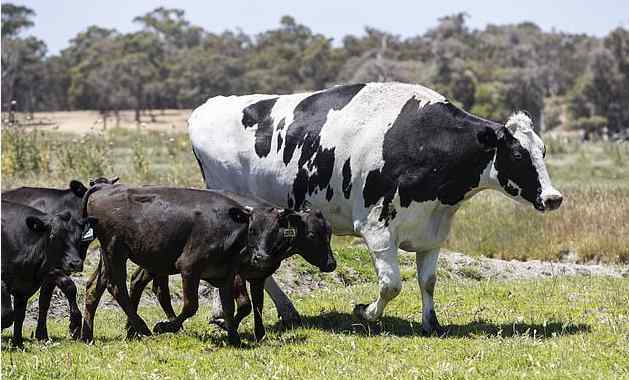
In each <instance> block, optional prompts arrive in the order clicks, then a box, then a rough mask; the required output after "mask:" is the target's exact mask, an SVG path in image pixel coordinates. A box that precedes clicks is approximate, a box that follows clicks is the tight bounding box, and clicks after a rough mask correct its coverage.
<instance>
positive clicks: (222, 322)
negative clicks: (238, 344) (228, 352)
mask: <svg viewBox="0 0 629 380" xmlns="http://www.w3.org/2000/svg"><path fill="white" fill-rule="evenodd" d="M209 323H210V324H211V325H216V326H218V327H220V328H221V329H223V330H227V326H226V325H225V320H224V319H223V318H212V319H210V320H209Z"/></svg>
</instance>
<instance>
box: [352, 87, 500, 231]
mask: <svg viewBox="0 0 629 380" xmlns="http://www.w3.org/2000/svg"><path fill="white" fill-rule="evenodd" d="M419 106H420V101H419V100H417V99H415V97H413V98H411V99H409V100H408V101H407V102H406V104H405V105H404V106H403V107H402V110H401V111H400V113H399V115H398V116H397V118H396V120H395V122H394V123H393V125H392V126H391V128H390V129H389V130H388V131H387V132H386V133H385V136H384V141H383V147H382V155H383V160H384V166H383V167H382V169H375V170H372V171H370V172H369V173H368V174H367V178H366V180H365V187H364V188H363V197H364V199H365V207H369V206H371V205H375V204H376V203H377V202H378V201H379V200H380V198H383V207H382V211H381V213H380V217H379V219H380V220H384V221H385V223H388V221H389V220H390V219H391V218H392V217H393V214H394V212H395V210H394V209H392V208H391V207H389V206H390V204H391V201H392V200H393V198H394V197H395V194H396V192H398V193H399V196H400V205H401V206H402V207H409V205H410V204H411V202H413V201H415V202H425V201H433V200H437V199H438V200H439V201H440V202H441V203H444V204H447V205H455V204H457V203H458V202H460V201H461V200H463V197H464V196H465V194H466V193H467V192H468V191H470V190H471V189H473V188H474V187H476V186H478V183H479V181H480V176H481V174H482V172H483V170H484V169H485V167H486V166H487V165H488V163H489V162H490V160H491V159H492V157H493V153H494V151H495V150H494V149H491V148H490V147H488V146H487V145H486V144H485V143H484V142H481V141H479V135H480V134H481V132H483V133H485V132H486V131H487V130H491V131H492V132H493V131H495V130H497V129H499V128H501V126H500V125H499V124H497V123H494V122H491V121H488V120H484V119H481V118H479V117H476V116H474V115H471V114H469V113H467V112H465V111H463V110H461V109H459V108H457V107H455V106H454V105H452V104H451V103H447V102H446V103H441V102H440V103H431V104H427V105H425V106H423V107H422V108H419ZM494 133H495V132H494Z"/></svg>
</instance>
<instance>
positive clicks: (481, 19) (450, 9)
mask: <svg viewBox="0 0 629 380" xmlns="http://www.w3.org/2000/svg"><path fill="white" fill-rule="evenodd" d="M13 3H14V4H19V5H25V6H27V7H29V8H32V9H34V10H35V12H36V13H37V15H36V17H35V19H34V21H35V26H34V27H33V28H31V29H29V30H28V31H27V32H26V33H25V35H34V36H36V37H38V38H40V39H42V40H44V41H45V42H46V45H47V46H48V53H49V54H56V53H58V52H59V51H60V50H62V49H63V48H65V47H67V46H68V44H69V40H70V39H71V38H73V37H74V36H75V35H76V34H77V33H79V32H81V31H84V30H85V29H86V28H87V27H88V26H90V25H98V26H102V27H108V28H114V29H117V30H118V31H120V32H130V31H134V30H137V29H138V25H137V24H134V23H133V18H134V17H135V16H139V15H143V14H145V13H147V12H149V11H151V10H153V9H154V8H157V7H159V6H164V7H168V8H180V9H183V10H185V11H186V18H187V19H188V20H189V21H190V22H191V23H192V24H195V25H198V26H201V27H203V28H204V29H206V30H208V31H210V32H215V33H220V32H222V31H224V30H226V29H231V30H235V29H236V28H240V29H242V31H244V32H245V33H247V34H256V33H259V32H262V31H265V30H268V29H271V28H275V27H277V26H278V25H279V20H280V18H281V16H282V15H287V14H288V15H291V16H293V17H294V18H295V19H296V20H297V22H299V23H302V24H305V25H306V26H308V27H310V28H311V29H312V30H313V31H314V32H317V33H322V34H324V35H326V36H329V37H333V38H334V39H335V41H336V42H339V41H340V40H341V39H342V37H343V36H345V35H347V34H354V35H361V34H363V31H364V28H365V26H372V27H376V28H378V29H381V30H384V31H388V32H391V33H393V34H397V35H400V36H402V37H408V36H415V35H418V34H422V33H424V32H425V31H426V30H427V29H429V28H431V27H433V26H434V25H436V23H437V19H438V18H439V17H442V16H444V15H448V14H453V13H457V12H467V13H468V14H469V15H470V18H469V19H468V25H469V26H470V27H472V28H475V29H480V28H484V27H485V26H486V25H487V24H507V23H518V22H522V21H532V22H534V23H536V24H537V25H539V26H540V27H541V28H542V29H544V30H546V31H550V30H553V29H555V30H558V31H564V32H569V33H586V34H590V35H595V36H604V35H605V34H607V33H608V32H609V31H610V30H612V29H614V28H616V27H618V26H624V27H626V28H627V27H629V0H597V1H582V0H575V1H570V0H519V1H512V0H503V1H473V0H467V1H465V0H447V1H421V0H415V1H410V0H409V1H398V0H386V1H372V0H362V1H361V0H309V1H299V0H264V1H242V0H220V1H210V0H205V1H203V0H197V1H192V0H179V1H170V0H162V1H152V0H122V1H121V0H107V1H89V0H87V1H86V0H83V1H78V0H75V1H70V0H14V1H13Z"/></svg>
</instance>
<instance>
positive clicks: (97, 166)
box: [2, 111, 629, 379]
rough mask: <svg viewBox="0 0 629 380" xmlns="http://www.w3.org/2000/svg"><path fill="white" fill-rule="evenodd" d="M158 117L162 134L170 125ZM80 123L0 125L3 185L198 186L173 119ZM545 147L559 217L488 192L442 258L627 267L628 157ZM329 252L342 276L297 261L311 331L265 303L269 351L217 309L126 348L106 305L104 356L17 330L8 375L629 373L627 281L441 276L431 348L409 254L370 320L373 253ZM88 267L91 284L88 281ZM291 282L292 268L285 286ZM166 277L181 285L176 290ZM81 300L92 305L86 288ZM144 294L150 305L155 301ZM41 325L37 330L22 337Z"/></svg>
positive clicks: (459, 223) (62, 327)
mask: <svg viewBox="0 0 629 380" xmlns="http://www.w3.org/2000/svg"><path fill="white" fill-rule="evenodd" d="M169 113H170V114H169ZM57 116H58V117H60V116H59V115H57ZM92 116H93V117H96V116H94V115H92ZM156 116H157V122H156V123H155V124H159V123H160V115H159V114H157V115H156ZM64 117H69V116H67V115H64ZM82 117H86V118H87V119H86V120H85V122H84V125H87V127H86V128H79V129H73V128H68V127H64V126H63V125H64V124H65V122H63V120H65V119H55V115H46V119H43V118H39V119H38V118H37V117H36V119H35V120H34V121H32V124H41V123H40V121H42V122H45V123H46V124H49V125H48V126H45V127H44V128H39V127H33V126H30V127H25V128H24V127H22V128H3V129H2V190H7V189H10V188H13V187H17V186H22V185H31V186H50V187H65V186H66V185H67V183H68V182H69V180H70V179H72V178H80V179H81V180H83V181H86V180H87V178H90V177H95V176H99V175H105V176H112V175H118V176H120V177H121V182H124V183H127V184H137V185H139V184H164V185H173V186H191V187H202V185H203V184H202V178H201V175H200V172H199V169H198V167H197V163H196V161H195V159H194V156H193V155H192V153H191V151H190V143H189V141H188V137H187V135H186V133H185V124H183V125H182V123H183V122H184V121H183V120H185V117H181V116H180V115H176V114H175V112H174V111H168V112H167V114H166V115H164V116H163V117H164V118H166V117H168V118H171V119H172V121H170V120H171V119H168V120H169V121H168V122H165V123H164V124H163V125H162V127H153V124H152V123H151V122H150V116H148V115H145V116H144V117H145V118H146V124H145V125H140V126H131V127H129V126H127V125H120V126H119V127H116V126H115V123H114V122H112V121H111V120H110V121H108V124H107V128H106V129H103V128H102V126H103V124H102V122H95V121H90V120H89V118H88V117H87V116H85V115H83V116H82ZM70 119H71V117H70ZM50 120H53V121H52V122H51V121H50ZM55 120H62V121H61V122H56V121H55ZM162 120H166V119H162ZM74 122H76V121H74ZM68 123H69V122H68ZM79 124H81V123H79ZM55 125H57V126H58V128H55ZM77 132H78V133H77ZM544 139H545V142H546V145H547V148H548V156H547V162H548V167H549V171H550V174H551V177H552V178H553V181H554V184H555V186H556V187H557V188H558V189H560V190H561V191H562V192H563V193H564V196H565V200H564V205H563V206H562V208H561V209H559V210H558V211H557V212H554V213H552V214H548V215H540V214H538V213H536V212H535V211H533V210H532V209H528V208H524V207H523V206H521V205H516V204H514V203H513V202H511V201H509V200H507V199H505V198H503V197H501V196H499V195H497V194H493V193H489V192H487V193H483V194H480V195H479V196H477V197H475V198H474V199H473V200H472V201H471V202H469V203H468V204H466V205H465V206H464V207H463V208H462V209H461V210H460V212H459V214H458V216H457V218H456V219H455V225H454V228H453V231H452V234H451V238H450V239H449V241H448V242H447V244H446V247H447V248H449V249H452V250H455V251H459V252H464V253H465V254H468V255H472V256H481V255H483V256H489V257H496V258H504V259H519V260H528V259H542V260H549V261H556V260H558V259H559V258H560V257H561V256H562V254H563V253H565V252H567V251H574V252H576V260H577V262H580V263H589V262H600V263H611V264H620V265H627V264H628V263H629V224H628V223H627V221H628V220H629V146H628V145H627V144H616V143H611V142H596V143H588V144H583V143H581V142H578V141H575V140H570V139H566V138H563V137H550V136H547V137H545V138H544ZM334 245H335V253H336V254H337V259H338V264H339V265H338V269H337V271H336V272H335V273H333V274H319V273H314V272H313V269H312V268H308V267H306V265H305V264H304V263H303V261H301V260H300V259H296V258H294V259H291V260H289V261H290V269H291V270H292V271H293V273H292V276H293V277H297V278H296V279H292V281H293V283H295V282H296V283H302V284H304V283H305V284H309V283H315V285H314V286H311V285H304V286H302V287H301V288H300V289H297V290H295V291H293V292H292V299H293V301H294V302H295V306H296V307H297V309H298V310H299V311H300V312H301V313H302V318H303V321H304V324H303V326H302V327H297V328H284V327H282V326H280V325H279V324H277V323H276V322H277V318H276V315H275V312H274V310H273V307H272V306H271V305H270V304H271V302H270V300H267V302H266V306H265V324H266V325H267V327H268V333H269V334H268V336H267V337H266V338H265V340H264V341H262V342H261V343H255V341H254V340H253V323H252V318H251V317H249V318H248V319H246V320H245V323H244V324H243V326H242V327H241V332H243V337H244V347H243V348H231V347H226V336H225V334H224V333H223V332H222V331H220V330H218V329H217V328H215V327H212V326H208V324H207V318H208V316H209V315H210V305H209V304H207V301H206V302H205V303H204V304H202V306H201V308H200V310H199V312H198V313H197V316H196V317H194V318H192V319H191V320H190V321H189V322H187V324H186V325H185V327H184V331H183V332H182V333H180V334H176V335H173V334H166V335H164V336H159V337H149V338H145V339H142V340H139V341H125V340H124V318H123V316H124V314H123V313H122V311H121V310H120V309H119V308H118V307H117V306H116V307H103V308H100V309H99V311H98V313H97V317H96V331H95V340H96V342H95V344H94V345H93V346H87V345H84V344H83V343H79V342H73V341H71V340H70V339H69V338H68V337H67V319H65V318H59V319H53V318H51V319H50V320H49V332H50V336H51V337H52V339H51V341H50V342H48V343H46V344H40V343H38V342H35V341H33V340H30V341H29V340H27V342H26V345H25V346H26V349H25V351H16V350H12V349H9V348H8V346H7V345H6V344H4V343H5V342H7V341H8V339H7V338H8V337H9V336H10V331H9V330H6V331H4V332H3V334H2V343H3V345H2V375H3V377H6V378H42V379H43V378H87V377H88V378H103V379H107V378H120V377H121V376H123V377H124V378H182V377H186V378H225V377H229V378H506V377H514V378H534V379H535V378H557V377H564V378H584V379H590V378H629V366H628V365H627V358H628V357H629V333H628V332H629V281H628V279H627V278H587V277H573V278H568V277H553V278H549V279H546V280H521V281H509V282H500V281H493V280H490V281H487V280H482V281H478V280H477V279H476V277H475V276H474V275H473V273H469V274H468V275H463V276H461V275H455V274H454V273H452V272H451V271H450V270H449V268H447V267H443V266H441V267H440V268H439V272H438V273H439V277H438V278H439V279H438V284H437V287H436V295H435V300H436V303H437V310H438V313H439V316H440V319H441V322H442V324H444V325H445V326H446V327H447V330H448V333H447V336H446V337H443V338H438V337H424V336H422V335H421V333H420V331H421V328H420V321H421V315H420V305H421V304H420V297H419V291H418V287H417V283H416V281H415V263H414V256H412V255H410V254H403V255H402V257H401V264H402V276H403V279H404V289H403V291H402V293H401V295H400V296H399V297H398V298H396V299H395V300H394V301H393V302H392V303H391V304H390V306H389V307H388V308H387V310H386V313H385V318H384V319H383V320H382V321H381V322H379V323H375V324H363V323H359V322H358V321H357V320H355V319H354V318H353V317H352V315H351V310H352V306H353V304H355V303H360V302H365V301H367V300H369V299H371V298H372V297H373V296H374V295H375V294H376V293H377V286H376V285H375V284H374V279H375V278H374V273H373V270H372V268H371V264H370V263H369V259H368V254H367V252H366V250H365V249H364V248H363V247H362V246H360V245H357V244H355V242H354V241H353V238H349V237H339V238H336V239H335V242H334ZM94 256H95V254H94V253H92V259H91V263H90V265H91V266H92V267H93V264H94V260H95V259H94ZM90 265H88V269H87V270H86V271H85V272H84V274H83V276H84V277H85V276H87V275H88V274H89V273H91V269H92V268H91V267H90ZM130 270H131V269H130ZM286 272H287V271H283V272H282V273H283V274H284V275H285V276H289V274H287V273H286ZM173 279H174V277H173ZM171 282H172V283H173V286H175V287H176V284H178V283H179V281H178V280H176V281H171ZM79 291H80V298H81V304H82V297H83V294H82V292H83V291H84V289H83V288H82V287H79ZM174 292H175V293H177V292H178V289H177V288H175V289H174ZM146 296H147V298H151V299H152V298H153V297H152V293H151V292H150V291H148V290H147V292H146ZM105 297H106V298H107V297H109V296H108V295H106V296H105ZM36 299H37V298H36V297H33V298H32V299H31V303H33V302H35V303H36ZM105 301H106V302H107V299H105ZM63 308H64V310H65V306H64V307H63ZM140 314H141V315H143V316H144V317H145V318H146V319H147V322H148V323H149V325H150V326H152V325H153V324H154V323H155V322H157V321H158V320H160V318H162V314H161V311H160V310H159V308H158V307H156V306H155V304H154V303H152V302H145V303H144V306H143V307H141V309H140ZM32 330H33V326H32V321H31V324H28V323H27V325H26V328H25V337H27V338H28V337H29V336H30V333H31V331H32Z"/></svg>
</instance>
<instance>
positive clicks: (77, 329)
mask: <svg viewBox="0 0 629 380" xmlns="http://www.w3.org/2000/svg"><path fill="white" fill-rule="evenodd" d="M82 318H83V317H82V316H81V314H79V315H78V317H70V327H69V329H70V336H71V337H72V339H74V340H77V339H79V338H80V337H81V321H82V320H83V319H82Z"/></svg>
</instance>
